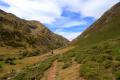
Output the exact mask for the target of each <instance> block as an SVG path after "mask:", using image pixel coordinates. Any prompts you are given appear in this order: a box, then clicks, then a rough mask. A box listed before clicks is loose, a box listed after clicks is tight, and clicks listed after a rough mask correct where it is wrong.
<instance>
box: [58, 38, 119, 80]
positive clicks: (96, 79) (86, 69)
mask: <svg viewBox="0 0 120 80" xmlns="http://www.w3.org/2000/svg"><path fill="white" fill-rule="evenodd" d="M119 55H120V39H119V38H116V39H110V40H106V41H103V42H100V43H99V44H93V45H91V46H88V47H87V48H84V49H80V48H79V47H76V48H75V49H73V50H71V51H69V52H67V53H65V54H63V55H61V56H60V57H59V58H58V61H61V62H64V66H63V67H64V68H67V67H69V66H70V65H72V64H67V63H71V60H72V59H73V58H74V59H75V61H76V62H77V63H78V64H81V66H80V71H79V72H80V76H81V77H84V78H85V79H86V80H113V77H115V78H116V79H117V80H119V79H118V78H119V77H120V76H119V72H118V70H119V69H120V60H119Z"/></svg>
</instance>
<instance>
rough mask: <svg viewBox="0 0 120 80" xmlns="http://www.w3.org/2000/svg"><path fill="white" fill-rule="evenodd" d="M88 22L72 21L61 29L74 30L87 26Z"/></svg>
mask: <svg viewBox="0 0 120 80" xmlns="http://www.w3.org/2000/svg"><path fill="white" fill-rule="evenodd" d="M86 24H87V22H86V21H71V22H68V23H65V24H63V25H62V26H60V27H61V28H72V27H76V26H80V25H86Z"/></svg>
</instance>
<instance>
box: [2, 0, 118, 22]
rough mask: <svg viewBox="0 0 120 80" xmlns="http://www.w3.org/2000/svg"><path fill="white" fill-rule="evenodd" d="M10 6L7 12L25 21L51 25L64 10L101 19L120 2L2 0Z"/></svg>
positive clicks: (105, 0)
mask: <svg viewBox="0 0 120 80" xmlns="http://www.w3.org/2000/svg"><path fill="white" fill-rule="evenodd" d="M2 1H3V2H6V3H8V4H9V5H10V7H9V8H6V9H5V8H4V10H6V11H7V12H11V13H14V14H15V15H17V16H19V17H21V18H25V19H35V20H38V21H40V22H42V23H48V24H51V23H53V22H55V21H56V19H59V18H61V17H62V16H61V14H62V12H63V10H64V8H67V9H68V10H70V11H72V12H77V13H79V14H82V16H83V17H87V16H91V17H95V18H99V17H100V16H101V15H102V14H103V13H104V12H105V11H106V10H107V9H109V8H110V7H111V6H112V5H114V4H115V3H117V2H119V0H2Z"/></svg>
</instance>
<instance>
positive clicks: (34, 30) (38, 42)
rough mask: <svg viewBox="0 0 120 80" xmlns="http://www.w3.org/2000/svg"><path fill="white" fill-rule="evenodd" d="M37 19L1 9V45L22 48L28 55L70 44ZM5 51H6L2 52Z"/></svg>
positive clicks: (22, 51)
mask: <svg viewBox="0 0 120 80" xmlns="http://www.w3.org/2000/svg"><path fill="white" fill-rule="evenodd" d="M68 42H69V41H68V40H66V39H65V38H63V37H62V36H59V35H57V34H54V33H53V32H51V31H50V30H49V29H47V28H46V27H45V26H44V25H42V24H41V23H39V22H37V21H27V20H23V19H20V18H18V17H16V16H15V15H13V14H11V13H6V12H4V11H2V10H0V47H5V48H8V50H9V48H15V49H16V48H17V49H21V51H20V50H19V52H21V53H23V55H26V56H34V55H39V54H42V53H44V52H48V51H50V50H52V49H56V48H59V47H62V46H65V45H67V44H68ZM2 53H4V52H2Z"/></svg>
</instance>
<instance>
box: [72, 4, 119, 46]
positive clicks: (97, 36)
mask: <svg viewBox="0 0 120 80" xmlns="http://www.w3.org/2000/svg"><path fill="white" fill-rule="evenodd" d="M116 37H120V3H118V4H117V5H115V6H113V7H112V8H111V9H110V10H109V11H107V12H106V13H105V14H104V15H103V16H102V17H101V18H100V19H98V20H97V21H96V22H95V23H94V24H93V25H91V26H90V27H89V28H88V29H86V30H85V31H84V32H83V33H82V34H81V35H80V36H79V37H78V38H77V39H75V40H74V41H73V44H75V45H79V46H81V47H83V46H89V45H91V44H94V43H98V42H101V41H104V40H107V39H113V38H116Z"/></svg>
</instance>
